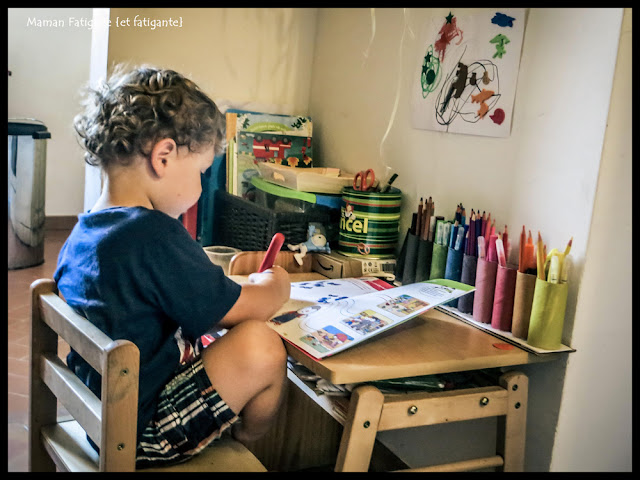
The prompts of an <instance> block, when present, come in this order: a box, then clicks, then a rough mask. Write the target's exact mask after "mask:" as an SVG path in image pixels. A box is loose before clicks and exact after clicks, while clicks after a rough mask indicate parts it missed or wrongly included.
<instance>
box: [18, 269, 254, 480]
mask: <svg viewBox="0 0 640 480" xmlns="http://www.w3.org/2000/svg"><path fill="white" fill-rule="evenodd" d="M59 337H60V338H62V339H63V340H64V341H66V342H67V343H68V344H69V346H70V347H71V348H73V349H74V350H75V351H76V352H78V354H79V355H80V356H81V357H82V358H84V359H85V360H86V361H87V362H88V363H89V364H90V365H91V366H92V367H93V368H95V369H96V371H97V372H98V373H99V374H100V375H101V376H102V385H101V388H102V391H101V398H100V399H98V398H97V397H96V396H95V395H94V394H93V393H92V392H91V390H89V388H88V387H87V386H86V385H85V384H84V383H82V381H81V380H80V379H79V378H78V377H77V376H76V375H75V374H74V373H73V372H72V371H71V370H70V369H69V368H68V367H67V366H66V364H65V363H64V362H63V361H62V360H61V359H60V358H59V357H58V338H59ZM139 369H140V351H139V350H138V347H137V346H136V345H135V344H134V343H132V342H130V341H127V340H112V339H111V338H109V337H108V336H107V335H105V334H104V333H103V332H102V331H100V330H99V329H98V328H96V327H95V326H94V325H93V324H92V323H91V322H89V321H88V320H87V319H86V318H84V317H83V316H81V315H78V314H77V313H76V312H75V311H74V310H73V309H72V308H71V307H69V305H67V303H66V302H65V301H64V300H63V299H62V298H61V297H60V296H59V295H58V289H57V287H56V284H55V282H54V281H53V280H51V279H40V280H36V281H35V282H33V283H32V284H31V351H30V384H31V394H30V396H29V440H28V442H29V445H28V447H29V452H28V462H29V471H32V472H41V471H49V472H54V471H56V467H57V468H58V469H59V470H63V471H106V472H111V471H119V472H130V471H135V463H136V447H137V438H136V430H137V417H138V376H139ZM57 401H60V403H61V404H62V405H63V406H64V407H65V409H66V410H67V412H69V414H70V415H71V416H72V417H73V419H61V418H58V417H57ZM85 432H86V433H85ZM87 434H88V435H89V437H91V439H92V440H93V441H94V442H95V443H96V444H97V445H98V446H99V447H100V454H99V455H98V453H97V452H96V451H95V450H94V449H93V448H92V447H91V446H90V444H89V442H88V440H87V437H86V435H87ZM147 471H153V472H160V471H162V472H165V471H167V472H190V471H203V472H265V471H266V468H265V467H264V465H263V464H262V463H261V462H260V461H259V460H258V459H257V458H256V457H255V455H253V453H251V451H249V449H247V448H246V447H245V446H244V445H242V444H241V443H240V442H238V441H237V440H234V439H232V438H230V437H226V438H221V439H218V440H216V447H215V448H206V449H204V451H203V452H201V453H200V454H198V455H196V456H195V457H194V458H192V459H190V460H189V461H188V462H182V463H179V464H176V465H170V466H161V467H154V468H149V469H147Z"/></svg>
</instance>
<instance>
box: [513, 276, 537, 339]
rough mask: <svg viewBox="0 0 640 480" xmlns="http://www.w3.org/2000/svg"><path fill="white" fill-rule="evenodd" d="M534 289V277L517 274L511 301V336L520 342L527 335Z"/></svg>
mask: <svg viewBox="0 0 640 480" xmlns="http://www.w3.org/2000/svg"><path fill="white" fill-rule="evenodd" d="M535 287H536V276H535V275H531V274H529V273H523V272H518V273H517V275H516V288H515V292H514V299H513V319H512V320H511V334H512V335H513V336H514V337H517V338H520V339H522V340H526V339H527V335H528V334H529V319H530V317H531V307H532V305H533V293H534V291H535Z"/></svg>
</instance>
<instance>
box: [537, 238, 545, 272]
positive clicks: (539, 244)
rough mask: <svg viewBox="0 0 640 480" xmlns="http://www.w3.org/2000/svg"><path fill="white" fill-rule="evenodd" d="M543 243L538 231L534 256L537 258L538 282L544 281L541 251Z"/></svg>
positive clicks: (542, 252) (542, 253)
mask: <svg viewBox="0 0 640 480" xmlns="http://www.w3.org/2000/svg"><path fill="white" fill-rule="evenodd" d="M543 248H544V247H543V243H542V236H541V235H540V230H538V245H537V247H536V255H537V257H538V262H537V265H538V278H539V279H540V280H545V275H544V256H543V255H544V251H543Z"/></svg>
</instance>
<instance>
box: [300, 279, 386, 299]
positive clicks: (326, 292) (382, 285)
mask: <svg viewBox="0 0 640 480" xmlns="http://www.w3.org/2000/svg"><path fill="white" fill-rule="evenodd" d="M388 288H395V287H394V286H393V285H391V284H390V283H388V282H386V281H384V280H380V279H379V278H377V277H357V278H336V279H329V280H309V281H306V282H293V283H292V284H291V298H292V299H293V300H305V301H308V302H316V303H331V302H335V301H338V300H344V299H346V298H350V297H355V296H358V295H362V294H363V293H370V292H376V291H378V290H386V289H388Z"/></svg>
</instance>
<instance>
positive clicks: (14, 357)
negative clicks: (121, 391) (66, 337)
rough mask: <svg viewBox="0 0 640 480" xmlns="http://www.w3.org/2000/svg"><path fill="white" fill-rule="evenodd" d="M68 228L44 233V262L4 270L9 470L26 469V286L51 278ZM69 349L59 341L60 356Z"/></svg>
mask: <svg viewBox="0 0 640 480" xmlns="http://www.w3.org/2000/svg"><path fill="white" fill-rule="evenodd" d="M68 235H69V230H49V231H48V232H47V233H46V236H45V246H44V263H43V264H41V265H38V266H35V267H30V268H24V269H20V270H9V271H8V361H7V363H8V365H7V367H8V421H9V428H8V442H7V443H8V447H9V454H8V457H7V462H8V470H9V472H26V471H28V469H27V409H28V405H29V380H28V375H29V340H30V339H29V332H30V327H29V318H30V314H31V299H30V296H29V285H31V283H32V282H33V281H34V280H37V279H38V278H52V276H53V272H54V270H55V266H56V261H57V258H58V252H59V251H60V248H61V247H62V244H63V243H64V241H65V239H66V238H67V236H68ZM68 351H69V347H68V345H66V344H60V346H59V349H58V353H59V355H60V356H61V357H62V358H64V357H65V356H66V355H67V353H68Z"/></svg>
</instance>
